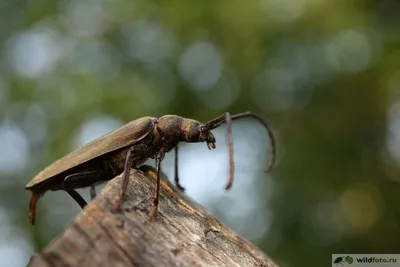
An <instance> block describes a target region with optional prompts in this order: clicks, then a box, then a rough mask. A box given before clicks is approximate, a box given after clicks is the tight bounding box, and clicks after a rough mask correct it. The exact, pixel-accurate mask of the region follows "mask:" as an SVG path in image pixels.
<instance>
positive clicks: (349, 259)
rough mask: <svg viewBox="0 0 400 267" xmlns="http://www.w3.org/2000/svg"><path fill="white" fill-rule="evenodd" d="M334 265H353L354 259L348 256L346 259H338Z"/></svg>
mask: <svg viewBox="0 0 400 267" xmlns="http://www.w3.org/2000/svg"><path fill="white" fill-rule="evenodd" d="M333 263H335V264H336V266H338V265H339V264H340V265H344V264H343V263H348V264H352V263H353V257H350V256H346V257H344V256H343V257H337V258H336V259H335V260H334V261H333Z"/></svg>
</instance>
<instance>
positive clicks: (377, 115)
mask: <svg viewBox="0 0 400 267" xmlns="http://www.w3.org/2000/svg"><path fill="white" fill-rule="evenodd" d="M398 10H400V2H399V1H394V0H386V1H372V0H371V1H361V0H358V1H356V0H335V1H333V0H325V1H323V0H251V1H239V0H230V1H224V0H222V1H193V2H192V1H178V0H166V1H142V0H104V1H101V0H89V1H79V0H74V1H43V0H34V1H1V2H0V22H1V23H0V42H1V54H0V201H1V202H0V233H1V235H0V259H1V260H0V261H1V262H0V266H7V267H9V266H25V264H26V263H27V262H28V260H29V258H30V256H31V255H32V254H33V253H34V252H35V251H38V250H40V249H42V248H43V247H44V246H46V245H47V244H48V243H49V242H50V241H51V240H52V239H53V238H54V237H56V236H57V235H58V234H59V233H60V232H62V231H63V229H64V228H65V227H66V226H67V225H68V223H69V222H70V221H71V220H72V219H73V218H74V216H75V215H76V214H77V213H78V212H79V208H78V207H77V205H76V203H75V202H74V201H73V200H72V199H70V198H69V197H68V196H67V195H66V194H65V193H63V192H50V193H47V194H46V195H45V196H44V197H43V198H42V199H41V200H40V201H39V204H38V214H37V225H36V226H35V227H32V226H30V225H29V224H28V202H29V198H30V193H29V192H27V191H25V190H24V185H25V184H26V183H27V182H28V181H29V180H30V179H31V178H32V177H34V176H35V175H36V173H38V172H39V171H40V170H42V169H43V168H44V167H45V166H47V165H48V164H50V163H51V162H53V161H54V160H56V159H58V158H60V157H62V156H63V155H65V154H66V153H68V152H70V151H71V150H73V149H75V148H77V147H79V146H81V145H83V144H84V143H86V142H89V141H90V140H93V139H94V138H96V137H99V136H101V135H102V134H105V133H106V132H108V131H110V130H112V129H114V128H117V127H119V126H120V125H122V124H124V123H126V122H128V121H130V120H133V119H136V118H139V117H142V116H147V115H150V116H162V115H164V114H177V115H181V116H185V117H189V118H194V119H197V120H200V121H206V120H209V119H212V118H214V117H216V116H218V115H220V114H222V113H223V112H225V111H229V112H231V113H232V114H233V113H238V112H242V111H246V110H251V111H254V112H256V113H258V114H260V115H261V116H262V117H264V118H265V119H266V120H267V121H268V122H269V124H270V125H271V127H272V129H273V131H274V133H275V135H276V137H277V153H278V161H277V165H276V168H275V169H274V170H273V172H272V173H271V174H264V173H263V172H262V170H263V168H264V167H265V164H266V162H267V160H268V157H269V153H268V152H269V151H270V150H269V149H270V147H268V144H269V143H268V139H267V136H266V134H265V131H264V130H263V128H262V127H260V125H258V124H257V122H255V121H252V120H251V119H250V120H242V121H240V122H239V121H238V122H237V123H236V122H235V125H234V127H233V131H234V142H235V160H236V180H235V183H234V185H233V189H232V190H231V191H230V192H225V191H224V190H223V186H224V185H225V183H226V177H227V173H228V169H227V152H226V145H225V143H226V140H225V137H224V127H221V128H220V129H218V130H216V131H215V134H216V136H217V149H216V150H214V151H211V152H210V151H208V150H207V147H206V145H205V144H188V145H183V146H182V150H181V151H182V152H181V153H180V167H179V168H180V174H181V180H182V184H183V185H184V186H185V187H186V188H187V194H188V195H189V196H191V197H192V198H194V199H195V200H196V201H198V202H200V203H201V204H203V205H204V206H206V207H207V208H208V209H209V210H210V211H211V212H213V213H214V214H215V215H216V216H218V217H219V218H220V219H221V220H222V221H223V222H224V223H226V224H228V225H229V226H230V227H231V228H232V229H234V230H235V231H236V232H238V233H239V234H241V235H242V236H244V237H245V238H247V239H249V240H251V241H252V242H254V243H255V244H257V246H259V247H260V248H261V249H262V250H263V251H265V253H266V254H268V255H269V256H270V257H272V258H273V259H274V260H275V261H276V262H277V263H278V264H279V265H280V266H282V267H292V266H299V267H302V266H330V264H331V263H330V261H331V254H332V253H347V254H348V253H398V251H399V250H398V249H399V247H400V239H399V236H400V225H399V218H400V204H399V202H400V197H399V192H400V187H399V183H398V182H399V179H400V178H399V175H400V169H399V168H400V101H399V100H400V91H399V86H400V69H399V67H400V49H399V48H400V46H399V42H400V35H399V31H400V16H398ZM172 156H173V152H171V153H170V155H169V156H168V157H167V158H166V159H165V161H164V162H163V168H164V170H165V172H166V173H167V174H168V175H169V177H172V174H173V171H172V170H173V169H172V160H171V157H172ZM221 177H222V179H221ZM87 191H88V190H83V191H81V192H84V194H85V197H88V192H87Z"/></svg>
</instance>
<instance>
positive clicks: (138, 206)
mask: <svg viewBox="0 0 400 267" xmlns="http://www.w3.org/2000/svg"><path fill="white" fill-rule="evenodd" d="M155 179H156V174H155V172H154V169H153V168H151V167H148V166H145V167H143V168H142V170H132V172H131V177H130V180H129V188H128V191H127V194H126V197H125V201H124V203H123V204H122V206H121V210H120V211H119V212H115V211H114V209H113V203H114V200H115V198H116V196H117V195H118V192H119V191H118V190H119V186H120V177H117V178H115V179H113V180H111V181H110V182H109V183H108V184H107V185H106V186H105V188H104V189H103V190H102V192H101V194H100V195H99V196H98V197H97V198H96V199H95V200H93V201H92V202H91V203H90V204H89V205H88V206H86V208H85V209H84V210H83V211H82V212H81V213H80V214H79V215H78V216H77V218H76V219H75V220H74V221H73V222H72V223H71V224H70V225H69V227H68V228H67V229H66V230H65V231H64V233H62V234H61V235H60V236H59V237H57V238H56V239H55V240H54V241H53V242H52V243H51V244H49V245H48V247H47V248H45V249H44V250H43V251H42V252H40V253H38V254H37V255H36V256H35V258H34V259H33V261H32V264H30V266H33V267H39V266H40V267H50V266H51V267H58V266H60V267H65V266H71V267H72V266H80V267H81V266H82V267H84V266H107V267H109V266H121V267H125V266H146V267H151V266H157V267H158V266H270V267H277V265H276V264H275V263H274V262H272V261H271V260H270V259H269V258H268V257H267V256H265V255H264V254H263V253H262V252H261V251H260V250H259V249H258V248H256V247H255V246H254V245H252V244H251V243H250V242H248V241H246V240H244V239H243V238H241V237H239V236H238V235H236V234H235V233H234V232H233V231H231V230H230V229H228V228H227V227H226V226H225V225H223V224H222V223H220V222H219V221H218V220H217V219H216V218H215V217H213V216H212V215H210V214H208V213H207V211H205V210H204V208H202V207H200V206H199V205H198V204H196V203H194V202H193V201H191V200H189V199H188V198H187V197H185V196H184V195H183V194H181V193H179V191H178V190H176V189H175V187H174V186H173V185H171V184H170V183H169V182H168V181H167V179H166V178H165V177H163V178H162V180H161V194H160V203H159V206H158V215H157V217H156V220H154V221H152V220H150V219H149V213H150V210H151V208H152V205H151V202H152V197H153V195H154V183H155Z"/></svg>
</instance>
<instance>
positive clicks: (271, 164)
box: [203, 111, 276, 172]
mask: <svg viewBox="0 0 400 267" xmlns="http://www.w3.org/2000/svg"><path fill="white" fill-rule="evenodd" d="M245 117H252V118H254V119H256V120H258V121H259V122H260V123H261V124H262V125H263V126H264V127H265V128H266V129H267V133H268V137H269V140H270V144H271V159H270V161H269V163H268V165H267V168H266V169H265V172H270V171H271V170H272V168H273V167H274V165H275V160H276V148H275V137H274V134H273V133H272V131H271V129H270V127H269V126H268V124H267V122H266V121H265V120H264V119H263V118H261V117H260V116H258V115H256V114H254V113H251V112H250V111H247V112H243V113H239V114H236V115H232V116H230V118H231V120H236V119H240V118H245ZM226 118H227V117H226V114H223V115H221V116H219V117H217V118H215V119H213V120H211V121H208V122H206V123H205V124H204V126H203V130H204V131H209V130H213V129H215V128H217V127H219V126H220V125H221V124H222V123H224V122H226ZM228 142H229V140H228Z"/></svg>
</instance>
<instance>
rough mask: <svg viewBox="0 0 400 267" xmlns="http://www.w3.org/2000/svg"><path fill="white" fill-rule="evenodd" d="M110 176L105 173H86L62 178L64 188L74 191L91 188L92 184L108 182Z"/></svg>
mask: <svg viewBox="0 0 400 267" xmlns="http://www.w3.org/2000/svg"><path fill="white" fill-rule="evenodd" d="M111 178H112V175H111V174H110V173H109V172H106V171H103V170H101V171H87V172H78V173H74V174H71V175H68V176H67V177H65V178H64V188H69V189H75V188H83V187H88V186H92V185H93V184H95V183H97V182H99V181H104V180H109V179H111Z"/></svg>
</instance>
